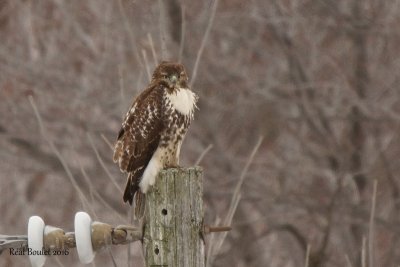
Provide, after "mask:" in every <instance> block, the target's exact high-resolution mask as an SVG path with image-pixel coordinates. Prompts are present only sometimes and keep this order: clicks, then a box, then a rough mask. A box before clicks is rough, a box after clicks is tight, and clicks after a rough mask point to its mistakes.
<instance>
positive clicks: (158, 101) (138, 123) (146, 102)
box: [113, 85, 164, 204]
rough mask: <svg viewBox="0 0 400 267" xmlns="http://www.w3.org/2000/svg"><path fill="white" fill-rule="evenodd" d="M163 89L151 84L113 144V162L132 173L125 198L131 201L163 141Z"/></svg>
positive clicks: (137, 100)
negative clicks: (161, 138) (161, 139)
mask: <svg viewBox="0 0 400 267" xmlns="http://www.w3.org/2000/svg"><path fill="white" fill-rule="evenodd" d="M162 114H163V88H162V85H158V86H151V87H149V88H148V89H146V90H145V91H143V93H142V94H140V95H139V97H138V98H137V99H136V100H135V101H134V103H133V105H132V107H131V108H130V110H129V111H128V113H127V114H126V116H125V120H124V123H123V124H122V128H121V130H120V132H119V134H118V140H117V142H116V144H115V147H114V156H113V160H114V162H116V163H118V165H119V167H120V169H121V171H123V172H127V173H129V175H128V181H127V185H126V189H125V194H124V201H125V202H126V201H129V202H130V203H131V204H132V201H133V196H134V195H135V193H136V191H137V190H138V189H139V183H140V179H141V178H142V175H143V172H144V170H145V169H146V166H147V164H148V163H149V161H150V159H151V157H152V156H153V154H154V152H155V150H156V149H157V147H158V144H159V142H160V137H161V132H162V130H163V127H164V126H163V119H162Z"/></svg>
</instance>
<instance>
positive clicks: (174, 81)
mask: <svg viewBox="0 0 400 267" xmlns="http://www.w3.org/2000/svg"><path fill="white" fill-rule="evenodd" d="M177 81H178V77H176V75H172V76H171V82H172V83H173V84H176V82H177Z"/></svg>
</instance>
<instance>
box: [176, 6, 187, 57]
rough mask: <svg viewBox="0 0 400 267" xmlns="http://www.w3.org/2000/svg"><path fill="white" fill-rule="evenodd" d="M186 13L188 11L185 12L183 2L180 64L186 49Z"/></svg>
mask: <svg viewBox="0 0 400 267" xmlns="http://www.w3.org/2000/svg"><path fill="white" fill-rule="evenodd" d="M185 11H186V10H185V4H184V3H183V2H182V4H181V18H182V25H181V43H180V44H179V56H178V62H182V57H183V48H184V45H185V31H186V21H185Z"/></svg>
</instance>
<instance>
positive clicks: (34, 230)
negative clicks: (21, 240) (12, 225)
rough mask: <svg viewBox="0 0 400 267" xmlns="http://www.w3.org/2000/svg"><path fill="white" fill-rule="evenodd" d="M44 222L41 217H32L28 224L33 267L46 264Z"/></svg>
mask: <svg viewBox="0 0 400 267" xmlns="http://www.w3.org/2000/svg"><path fill="white" fill-rule="evenodd" d="M44 227H45V225H44V221H43V220H42V218H40V217H39V216H32V217H30V218H29V222H28V249H29V261H30V262H31V265H32V266H33V267H42V266H43V265H44V263H45V262H46V257H45V255H43V254H44V253H43V251H44V246H43V231H44Z"/></svg>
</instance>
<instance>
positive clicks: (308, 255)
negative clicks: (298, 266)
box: [304, 244, 311, 267]
mask: <svg viewBox="0 0 400 267" xmlns="http://www.w3.org/2000/svg"><path fill="white" fill-rule="evenodd" d="M310 250H311V246H310V244H307V250H306V259H305V262H304V267H308V266H309V264H310V263H309V262H310Z"/></svg>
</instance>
